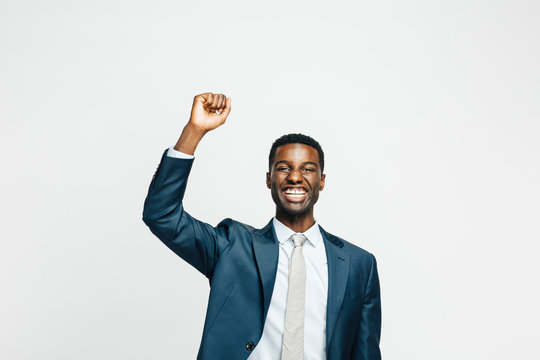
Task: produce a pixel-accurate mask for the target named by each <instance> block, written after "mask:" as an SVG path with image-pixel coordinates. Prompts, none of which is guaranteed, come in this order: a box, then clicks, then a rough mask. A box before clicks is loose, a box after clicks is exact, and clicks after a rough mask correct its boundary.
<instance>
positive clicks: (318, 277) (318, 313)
mask: <svg viewBox="0 0 540 360" xmlns="http://www.w3.org/2000/svg"><path fill="white" fill-rule="evenodd" d="M167 156H171V157H176V158H183V159H192V158H194V156H193V155H188V154H184V153H182V152H179V151H176V150H174V148H173V147H171V148H170V149H169V151H168V152H167ZM273 225H274V229H275V231H276V236H277V239H278V241H279V256H278V267H277V272H276V281H275V283H274V291H273V293H272V300H271V301H270V306H269V308H268V314H267V315H266V322H265V323H264V329H263V333H262V337H261V339H260V341H259V343H258V344H257V345H256V347H255V349H254V350H253V353H252V354H251V355H250V356H249V358H248V359H249V360H280V359H281V347H282V344H283V331H284V327H285V308H286V304H287V289H288V287H289V259H290V257H291V255H292V251H293V249H294V243H293V240H292V239H291V236H292V235H294V234H296V233H295V232H294V231H293V230H291V229H289V228H288V227H287V226H285V225H284V224H283V223H281V222H280V221H279V220H277V219H276V218H274V219H273ZM302 234H304V236H305V237H306V238H307V241H306V242H305V244H304V246H303V249H302V252H303V254H304V259H305V264H306V302H305V304H306V311H305V320H304V360H324V359H326V301H327V297H328V265H327V260H326V249H325V246H324V241H323V238H322V234H321V230H320V228H319V225H318V224H317V223H315V224H314V225H313V226H312V227H310V228H309V229H308V230H307V231H305V232H304V233H302Z"/></svg>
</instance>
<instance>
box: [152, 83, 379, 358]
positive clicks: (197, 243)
mask: <svg viewBox="0 0 540 360" xmlns="http://www.w3.org/2000/svg"><path fill="white" fill-rule="evenodd" d="M230 111H231V99H230V98H226V97H225V96H224V95H222V94H217V95H216V94H212V93H205V94H200V95H197V96H195V99H194V100H193V107H192V110H191V117H190V120H189V122H188V123H187V125H186V126H185V127H184V130H183V132H182V135H181V136H180V138H179V140H178V142H177V143H176V145H175V146H174V148H171V149H167V150H166V151H165V152H164V154H163V156H162V159H161V162H160V165H159V166H158V169H157V170H156V173H155V174H154V177H153V179H152V182H151V184H150V188H149V190H148V195H147V197H146V200H145V203H144V211H143V221H144V222H145V223H146V224H147V225H148V226H149V228H150V230H151V231H152V232H153V233H154V234H155V235H156V236H157V237H158V238H159V239H160V240H161V241H163V243H165V245H167V246H168V247H169V248H170V249H171V250H172V251H174V252H175V253H176V254H177V255H179V256H180V257H181V258H182V259H184V260H185V261H187V262H188V263H190V264H191V265H192V266H194V267H195V268H196V269H197V270H199V271H200V272H201V273H203V274H204V275H206V277H208V279H209V280H210V286H211V290H210V298H209V303H208V310H207V314H206V320H205V324H204V330H203V336H202V341H201V346H200V349H199V354H198V359H201V360H216V359H223V360H240V359H248V358H249V359H250V360H274V359H275V360H278V359H282V360H291V359H295V360H297V359H298V360H299V359H309V360H315V359H328V360H344V359H359V360H360V359H361V360H377V359H380V358H381V355H380V351H379V338H380V330H381V305H380V290H379V279H378V275H377V266H376V262H375V258H374V257H373V255H371V254H370V253H368V252H366V251H365V250H362V249H360V248H359V247H357V246H355V245H353V244H351V243H348V242H346V241H345V240H343V239H340V238H338V237H336V236H334V235H332V234H330V233H328V232H326V231H325V230H323V229H322V227H320V226H319V225H318V224H316V223H315V220H314V217H313V207H314V205H315V203H316V202H317V199H318V197H319V191H321V190H323V188H324V182H325V175H324V173H323V170H324V153H323V151H322V149H321V148H320V145H319V144H318V143H317V142H316V141H315V140H313V139H312V138H310V137H308V136H305V135H301V134H290V135H286V136H283V137H281V138H280V139H278V140H276V142H275V143H274V144H273V146H272V149H271V151H270V156H269V171H268V173H267V174H266V185H267V187H268V188H269V189H270V191H271V194H272V199H273V200H274V202H275V204H276V213H275V217H274V218H273V219H272V220H271V221H270V222H269V223H268V224H267V225H266V226H265V227H264V228H262V229H254V228H253V227H251V226H248V225H245V224H242V223H239V222H237V221H234V220H232V219H225V220H223V221H222V222H221V223H219V224H218V225H217V226H216V227H212V226H210V225H208V224H206V223H203V222H201V221H198V220H196V219H194V218H193V217H191V216H190V215H189V214H188V213H187V212H185V211H184V208H183V206H182V198H183V195H184V192H185V190H186V184H187V179H188V175H189V172H190V169H191V166H192V164H193V154H194V152H195V149H196V148H197V145H198V144H199V142H200V140H201V139H202V138H203V136H204V135H205V134H206V133H207V132H208V131H211V130H213V129H215V128H217V127H218V126H220V125H222V124H223V123H224V122H225V120H226V118H227V116H228V115H229V113H230ZM344 215H345V216H349V217H350V218H351V220H353V214H344Z"/></svg>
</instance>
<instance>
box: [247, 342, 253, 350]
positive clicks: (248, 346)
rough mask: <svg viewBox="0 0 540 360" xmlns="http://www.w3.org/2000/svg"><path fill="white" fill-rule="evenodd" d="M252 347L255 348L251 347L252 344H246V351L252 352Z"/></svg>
mask: <svg viewBox="0 0 540 360" xmlns="http://www.w3.org/2000/svg"><path fill="white" fill-rule="evenodd" d="M254 347H255V346H254V345H253V343H250V342H248V343H247V344H246V350H247V351H251V350H253V348H254Z"/></svg>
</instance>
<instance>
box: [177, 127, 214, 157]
mask: <svg viewBox="0 0 540 360" xmlns="http://www.w3.org/2000/svg"><path fill="white" fill-rule="evenodd" d="M207 132H208V131H207V130H206V129H203V128H201V127H198V126H197V125H194V124H192V123H191V122H188V123H187V124H186V126H184V130H183V131H182V135H180V138H179V139H178V142H177V143H176V145H175V146H174V150H176V151H180V152H183V153H185V154H189V155H193V154H194V153H195V149H196V148H197V145H198V144H199V142H200V141H201V139H202V138H203V136H204V135H205V134H206V133H207Z"/></svg>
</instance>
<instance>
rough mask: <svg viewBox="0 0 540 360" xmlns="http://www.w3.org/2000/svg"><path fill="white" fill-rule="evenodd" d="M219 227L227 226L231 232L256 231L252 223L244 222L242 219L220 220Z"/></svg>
mask: <svg viewBox="0 0 540 360" xmlns="http://www.w3.org/2000/svg"><path fill="white" fill-rule="evenodd" d="M218 228H226V229H227V230H228V232H229V233H232V232H235V233H242V232H248V233H252V232H253V231H255V228H254V227H253V226H251V225H248V224H244V223H242V222H240V221H237V220H234V219H231V218H226V219H223V220H221V221H220V222H219V224H218Z"/></svg>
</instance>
